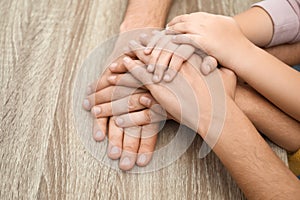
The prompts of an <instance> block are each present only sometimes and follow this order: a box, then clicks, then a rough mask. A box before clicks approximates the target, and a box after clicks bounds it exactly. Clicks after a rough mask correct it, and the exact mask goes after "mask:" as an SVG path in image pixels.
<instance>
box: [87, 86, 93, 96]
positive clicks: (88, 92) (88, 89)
mask: <svg viewBox="0 0 300 200" xmlns="http://www.w3.org/2000/svg"><path fill="white" fill-rule="evenodd" d="M92 92H93V90H92V87H91V86H88V87H87V89H86V93H87V94H92Z"/></svg>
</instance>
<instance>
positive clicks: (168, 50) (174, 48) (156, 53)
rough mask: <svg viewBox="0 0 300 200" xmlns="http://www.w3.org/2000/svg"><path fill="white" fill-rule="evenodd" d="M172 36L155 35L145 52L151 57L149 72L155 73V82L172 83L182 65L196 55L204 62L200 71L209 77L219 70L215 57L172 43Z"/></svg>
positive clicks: (191, 47) (162, 33)
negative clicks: (211, 73)
mask: <svg viewBox="0 0 300 200" xmlns="http://www.w3.org/2000/svg"><path fill="white" fill-rule="evenodd" d="M171 39H172V36H170V35H166V34H165V31H160V32H156V33H154V36H153V37H152V38H151V39H150V41H149V42H148V44H147V47H146V48H145V50H144V53H145V54H146V55H149V54H151V55H150V60H149V65H148V67H147V69H148V71H149V72H153V74H154V75H153V81H154V82H155V83H158V82H160V81H161V80H162V79H163V80H164V81H166V82H170V81H172V80H173V79H174V77H175V76H176V74H177V72H178V71H179V70H180V68H181V66H182V63H183V62H185V61H187V60H188V59H189V58H190V57H191V56H192V55H193V54H194V53H195V54H197V55H199V56H200V57H201V58H202V60H203V62H202V63H201V64H200V70H201V72H202V73H203V74H205V75H207V74H209V73H210V72H211V71H213V70H215V69H216V68H217V65H218V62H217V60H216V59H215V58H214V57H211V56H208V55H207V54H206V53H205V52H203V51H201V50H200V49H195V48H194V47H193V46H191V45H185V44H182V45H178V44H174V43H173V42H172V41H171Z"/></svg>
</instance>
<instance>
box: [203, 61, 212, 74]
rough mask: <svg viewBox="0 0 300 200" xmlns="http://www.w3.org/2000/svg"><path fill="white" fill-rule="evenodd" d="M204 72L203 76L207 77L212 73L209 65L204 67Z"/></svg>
mask: <svg viewBox="0 0 300 200" xmlns="http://www.w3.org/2000/svg"><path fill="white" fill-rule="evenodd" d="M202 71H203V74H204V75H207V74H209V72H210V67H209V65H207V64H206V65H204V66H202Z"/></svg>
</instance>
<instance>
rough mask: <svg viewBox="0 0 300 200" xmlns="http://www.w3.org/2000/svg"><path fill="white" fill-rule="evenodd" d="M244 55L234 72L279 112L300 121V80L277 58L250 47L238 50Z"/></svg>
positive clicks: (297, 75) (295, 73)
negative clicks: (279, 110) (281, 111)
mask: <svg viewBox="0 0 300 200" xmlns="http://www.w3.org/2000/svg"><path fill="white" fill-rule="evenodd" d="M240 51H242V52H243V53H244V54H245V55H247V56H245V58H244V59H243V60H240V59H239V60H238V61H237V62H236V63H235V66H238V67H233V68H234V69H233V71H234V72H235V73H236V74H237V75H238V76H239V77H241V78H242V79H244V80H245V81H246V82H247V83H248V84H249V85H251V86H252V87H253V88H254V89H256V90H257V91H258V92H259V93H260V94H262V95H263V96H264V97H266V98H267V99H268V100H270V101H271V102H272V103H273V104H275V105H276V106H277V107H279V108H280V109H281V110H283V111H284V112H286V113H287V114H289V115H290V116H292V117H293V118H295V119H296V120H298V121H300V107H299V102H300V93H299V92H297V91H299V85H300V76H299V72H297V71H295V70H293V69H291V68H290V67H289V66H288V65H286V64H284V63H283V62H281V61H280V60H278V59H277V58H275V57H273V56H272V55H270V54H269V53H267V52H265V51H264V50H262V49H260V48H258V47H256V46H254V45H253V44H249V45H247V46H244V47H243V49H240Z"/></svg>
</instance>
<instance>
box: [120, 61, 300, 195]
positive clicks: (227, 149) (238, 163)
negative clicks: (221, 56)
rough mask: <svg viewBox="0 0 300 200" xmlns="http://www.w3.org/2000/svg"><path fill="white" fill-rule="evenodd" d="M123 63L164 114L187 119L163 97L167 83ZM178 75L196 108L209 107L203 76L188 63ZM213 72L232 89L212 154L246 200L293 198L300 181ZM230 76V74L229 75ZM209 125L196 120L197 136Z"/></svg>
mask: <svg viewBox="0 0 300 200" xmlns="http://www.w3.org/2000/svg"><path fill="white" fill-rule="evenodd" d="M124 62H125V65H126V68H127V69H128V71H129V72H131V74H132V75H133V76H134V77H135V78H136V79H138V80H139V81H141V82H143V83H144V84H145V87H147V89H149V90H150V92H151V93H152V94H153V96H154V97H155V99H156V100H157V101H158V103H159V104H160V105H162V106H163V107H164V108H165V109H166V110H167V112H169V113H170V114H172V115H173V116H174V118H175V119H183V122H185V120H187V119H185V116H186V115H185V113H184V110H182V112H180V109H179V110H178V109H177V107H176V105H177V104H178V99H176V95H165V94H168V93H169V92H170V87H166V86H167V85H166V83H159V84H151V83H150V82H151V74H149V73H147V70H146V68H145V65H144V64H143V63H140V62H136V61H134V60H132V59H130V58H126V59H124ZM179 73H180V75H182V76H183V77H184V80H187V81H188V82H189V83H190V84H191V88H192V89H193V90H194V91H195V94H196V98H197V99H198V100H199V101H197V102H198V103H199V105H198V106H199V107H200V108H203V107H206V108H207V107H210V106H211V105H210V104H209V101H207V100H204V99H203V96H206V95H207V96H208V90H207V88H205V86H204V85H202V84H201V83H203V80H205V77H202V76H201V73H199V71H198V73H197V69H196V68H194V67H193V66H191V65H190V64H189V63H187V64H185V65H184V66H183V67H182V68H181V71H180V72H179ZM215 73H220V74H221V75H222V77H223V81H224V82H225V86H227V87H228V85H231V88H227V89H226V93H227V95H226V108H227V114H226V120H225V124H224V128H223V130H222V133H221V136H220V138H219V140H218V142H217V144H216V145H215V146H214V148H213V150H214V152H215V153H216V154H217V156H218V157H219V158H220V159H221V161H222V162H223V164H224V165H225V166H226V168H227V169H228V170H229V172H230V173H231V175H232V176H233V177H234V179H235V180H236V181H237V183H238V185H239V186H240V188H241V189H242V190H243V191H244V193H245V195H246V196H247V198H249V199H272V198H276V199H296V198H297V197H298V188H299V187H300V182H299V181H298V179H297V178H296V177H295V176H294V175H293V174H292V172H291V171H290V170H289V169H288V168H287V167H286V166H285V165H284V164H283V163H282V161H281V160H280V159H279V158H278V157H277V156H276V155H275V154H274V153H273V152H272V150H271V149H270V147H269V146H268V145H267V144H266V142H265V141H264V140H263V138H262V137H261V136H260V135H259V133H258V132H257V131H256V129H255V128H254V126H253V125H252V123H251V122H250V121H249V120H248V118H247V117H246V116H245V115H244V114H243V112H242V111H241V110H240V109H239V108H238V106H237V105H236V104H235V103H234V101H233V99H232V96H231V95H230V94H232V93H234V92H230V91H233V90H234V85H233V87H232V84H226V82H227V81H228V80H230V79H232V78H231V77H229V78H225V77H226V76H227V77H228V73H227V72H226V71H225V72H224V71H220V72H218V71H216V72H215ZM229 76H232V75H230V74H229ZM176 78H177V77H176ZM176 78H175V79H174V80H176ZM149 81H150V82H149ZM199 85H200V87H199ZM172 92H174V91H172ZM175 92H176V91H175ZM162 94H164V95H162ZM181 103H182V102H181ZM183 104H184V103H183ZM174 108H175V109H174ZM203 111H204V115H210V109H207V110H203ZM189 120H190V119H189ZM180 122H182V121H180ZM209 123H210V120H208V119H207V118H201V119H200V120H199V124H198V125H199V126H198V127H199V129H198V133H199V134H200V135H201V136H202V137H203V138H205V136H206V131H207V127H208V125H209ZM254 163H255V164H254ZM249 166H251V167H249ZM262 180H263V181H262ZM265 183H268V184H265ZM257 188H259V190H257ZM283 191H284V192H283Z"/></svg>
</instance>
